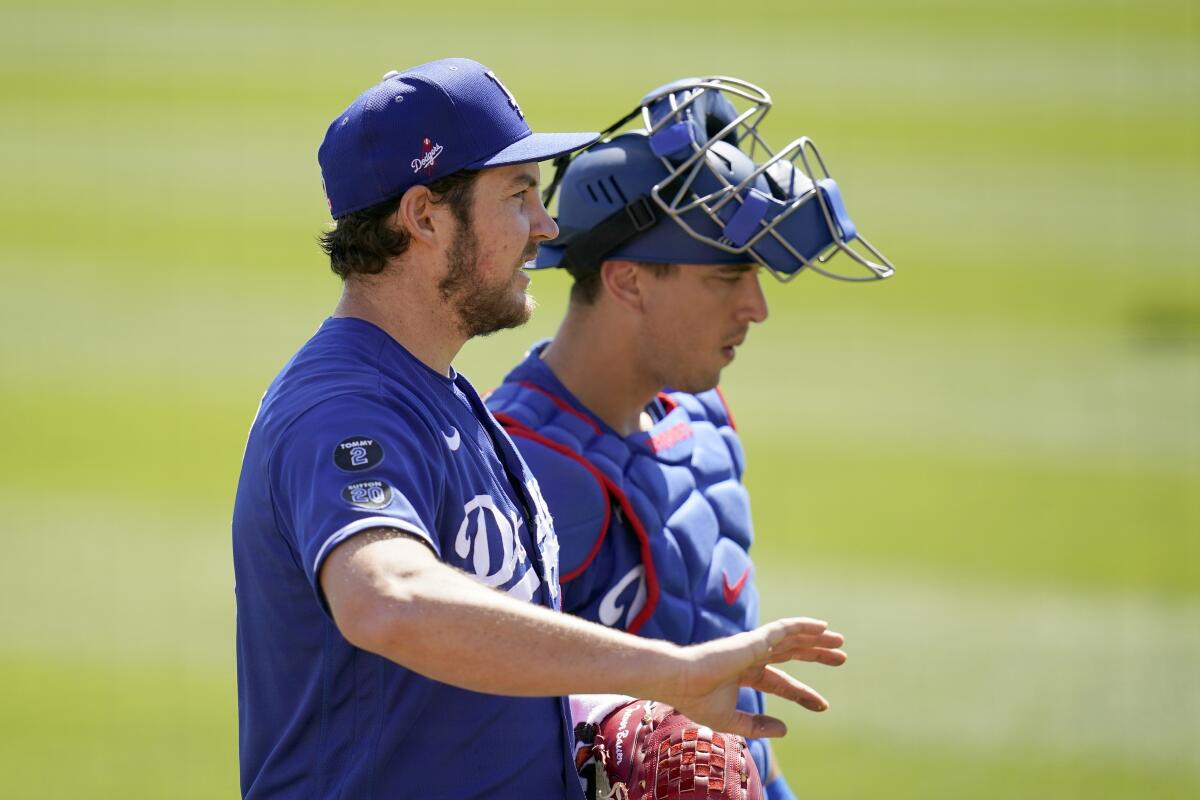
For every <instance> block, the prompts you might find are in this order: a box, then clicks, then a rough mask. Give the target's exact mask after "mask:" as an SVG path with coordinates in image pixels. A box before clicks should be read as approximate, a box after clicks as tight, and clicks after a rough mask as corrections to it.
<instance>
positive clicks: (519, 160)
mask: <svg viewBox="0 0 1200 800" xmlns="http://www.w3.org/2000/svg"><path fill="white" fill-rule="evenodd" d="M599 138H600V134H598V133H531V134H529V135H528V136H526V137H524V138H521V139H518V140H517V141H515V142H513V143H512V144H510V145H509V146H508V147H506V148H504V149H503V150H501V151H500V152H499V153H496V154H495V155H493V156H491V157H489V158H486V159H483V160H481V161H476V162H475V163H474V164H468V165H467V166H466V167H465V169H481V168H483V167H502V166H504V165H505V164H526V163H528V162H530V161H546V160H547V159H551V158H555V157H556V156H561V155H562V154H563V153H570V152H571V151H572V150H579V149H580V148H583V147H587V146H588V145H589V144H592V143H593V142H595V141H597V140H598V139H599Z"/></svg>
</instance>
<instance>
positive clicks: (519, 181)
mask: <svg viewBox="0 0 1200 800" xmlns="http://www.w3.org/2000/svg"><path fill="white" fill-rule="evenodd" d="M538 183H539V181H538V179H537V178H536V177H534V176H533V175H530V174H529V173H528V172H522V173H520V174H517V175H514V176H513V178H512V180H510V181H509V182H508V185H509V186H513V187H516V186H520V187H521V188H522V189H528V188H530V187H531V186H537V185H538Z"/></svg>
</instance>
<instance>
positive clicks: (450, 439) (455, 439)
mask: <svg viewBox="0 0 1200 800" xmlns="http://www.w3.org/2000/svg"><path fill="white" fill-rule="evenodd" d="M450 430H452V431H454V433H452V434H450V433H446V432H445V431H442V438H443V439H445V440H446V447H449V448H450V452H451V453H453V452H454V451H455V450H457V449H458V448H459V445H461V444H462V434H460V433H459V432H458V428H451V429H450Z"/></svg>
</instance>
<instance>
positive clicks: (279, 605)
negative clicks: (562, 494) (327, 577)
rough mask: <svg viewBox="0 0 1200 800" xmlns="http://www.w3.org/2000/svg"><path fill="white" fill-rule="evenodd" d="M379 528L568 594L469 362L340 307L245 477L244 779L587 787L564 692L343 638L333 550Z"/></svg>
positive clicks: (419, 791) (377, 789) (277, 788)
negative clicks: (412, 661)
mask: <svg viewBox="0 0 1200 800" xmlns="http://www.w3.org/2000/svg"><path fill="white" fill-rule="evenodd" d="M373 528H392V529H396V530H398V531H402V532H403V533H404V534H405V535H409V536H413V537H415V538H417V539H419V540H421V541H422V542H424V543H425V544H426V545H428V546H429V547H430V548H431V549H432V550H433V552H434V553H436V554H437V556H438V558H440V559H441V560H442V561H444V562H445V563H447V564H451V565H453V566H455V567H458V568H460V569H462V570H464V571H465V572H467V573H470V574H471V575H472V576H474V577H475V578H476V579H477V580H479V581H480V582H482V583H484V584H486V585H488V586H492V587H495V588H496V589H498V590H500V591H504V592H506V593H508V594H509V595H512V596H514V597H517V598H519V599H521V600H526V601H529V602H534V603H537V604H539V605H542V606H546V607H550V608H559V606H560V601H559V595H558V566H557V563H558V557H557V540H556V538H555V534H554V529H553V525H552V522H551V519H550V515H549V513H548V512H547V510H546V506H545V503H544V502H543V500H542V497H541V493H540V491H539V489H538V486H537V482H536V480H534V478H533V476H532V475H531V474H530V473H529V471H528V469H527V468H526V466H525V463H524V461H523V460H522V459H521V457H520V455H519V454H518V453H517V451H516V449H515V448H514V447H513V445H512V442H511V441H510V440H509V438H508V437H507V435H506V434H505V433H504V431H503V430H502V429H501V428H500V426H499V425H497V424H496V422H495V420H494V419H493V418H492V417H491V415H490V414H489V413H488V411H487V409H486V408H485V407H484V406H483V404H482V402H481V401H480V399H479V396H478V395H477V394H476V392H475V390H474V389H473V388H472V387H471V385H470V384H469V383H468V382H467V380H466V379H465V378H463V377H462V376H461V375H456V376H454V377H446V376H444V375H439V374H438V373H436V372H434V371H433V370H431V369H429V368H428V367H426V366H425V365H424V364H422V363H421V362H419V361H418V360H417V359H416V358H414V357H413V356H412V355H411V354H410V353H409V352H408V351H406V350H405V349H404V348H403V347H402V346H400V345H399V344H398V343H397V342H396V341H395V340H394V339H392V338H391V337H390V336H389V335H388V334H387V333H385V332H384V331H382V330H380V329H379V328H377V327H375V326H374V325H371V324H370V323H367V322H364V321H362V320H357V319H348V318H344V319H330V320H327V321H326V322H325V323H324V324H323V325H322V326H321V328H320V330H319V331H317V333H316V335H315V336H313V338H312V339H311V340H310V341H309V342H308V343H307V344H305V345H304V347H303V348H301V350H300V351H299V352H298V353H297V354H296V355H295V356H294V357H293V358H292V360H291V361H290V362H289V363H288V365H287V366H286V367H285V368H284V370H283V372H281V373H280V375H279V376H278V377H277V378H276V379H275V381H274V382H273V383H272V384H271V387H270V388H269V389H268V390H267V393H266V394H265V395H264V397H263V401H262V405H261V406H260V408H259V412H258V416H257V417H256V419H255V421H254V425H253V427H252V429H251V431H250V437H249V440H248V442H247V446H246V455H245V460H244V462H243V465H242V474H241V479H240V482H239V484H238V491H237V500H236V504H235V507H234V514H233V554H234V571H235V576H236V595H237V611H238V617H237V656H238V712H239V713H238V722H239V729H240V756H241V786H242V794H243V795H244V796H245V797H248V798H259V797H262V798H266V797H271V798H280V797H283V798H292V797H295V798H315V797H320V798H351V797H352V798H398V797H421V798H426V799H427V800H433V798H446V799H447V800H450V799H451V798H453V799H454V800H462V798H475V797H480V798H482V797H487V798H507V797H512V798H526V797H548V798H549V797H554V798H559V797H568V798H575V797H577V796H579V795H580V789H579V784H578V781H577V780H576V779H575V777H574V767H573V763H572V754H571V748H572V742H571V729H570V722H569V712H568V709H567V707H566V703H565V701H564V700H563V698H559V697H551V698H514V697H501V696H497V695H486V694H480V693H477V692H471V691H467V690H464V689H459V688H456V687H453V686H448V685H446V684H443V683H439V682H438V681H435V680H432V679H430V678H428V677H426V676H424V675H420V674H418V673H416V672H413V671H411V670H408V669H405V668H404V667H402V666H399V665H398V664H396V663H394V662H392V661H389V660H387V659H385V658H382V657H380V656H377V655H374V654H372V653H368V652H365V651H363V650H360V649H358V648H356V647H354V646H353V645H351V644H350V643H349V642H347V641H346V640H345V639H344V638H343V637H342V635H341V634H340V632H339V631H338V629H337V626H336V625H335V624H334V622H333V619H332V617H331V616H330V614H329V609H328V606H327V605H326V603H325V600H324V597H323V595H322V593H321V591H320V585H319V581H318V576H319V575H320V571H321V565H322V563H323V561H324V559H325V558H326V557H327V556H328V555H329V553H330V551H331V550H332V549H333V548H335V547H336V546H337V545H338V544H339V543H341V542H343V541H345V540H346V539H347V538H349V537H351V536H353V535H355V534H356V533H359V532H361V531H364V530H369V529H373ZM468 754H469V755H468ZM465 763H469V764H470V765H471V768H470V769H463V764H465Z"/></svg>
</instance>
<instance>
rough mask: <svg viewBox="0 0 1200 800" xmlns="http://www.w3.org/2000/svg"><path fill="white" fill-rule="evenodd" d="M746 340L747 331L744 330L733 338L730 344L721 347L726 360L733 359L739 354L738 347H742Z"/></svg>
mask: <svg viewBox="0 0 1200 800" xmlns="http://www.w3.org/2000/svg"><path fill="white" fill-rule="evenodd" d="M745 341H746V331H742V332H741V333H740V334H738V335H737V336H736V337H735V338H733V339H731V340H730V341H729V343H728V344H726V345H725V346H724V347H722V348H721V355H723V356H725V358H726V360H728V361H732V360H733V358H734V356H736V355H737V348H739V347H741V346H742V344H744V343H745Z"/></svg>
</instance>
